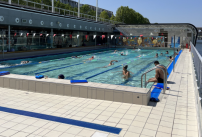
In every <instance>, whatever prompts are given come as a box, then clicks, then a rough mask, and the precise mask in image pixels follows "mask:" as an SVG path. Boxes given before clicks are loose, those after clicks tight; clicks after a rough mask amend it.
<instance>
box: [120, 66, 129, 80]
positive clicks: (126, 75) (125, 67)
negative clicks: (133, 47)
mask: <svg viewBox="0 0 202 137" xmlns="http://www.w3.org/2000/svg"><path fill="white" fill-rule="evenodd" d="M127 69H128V65H125V66H123V71H122V74H123V78H124V79H128V78H129V77H130V71H128V70H127Z"/></svg>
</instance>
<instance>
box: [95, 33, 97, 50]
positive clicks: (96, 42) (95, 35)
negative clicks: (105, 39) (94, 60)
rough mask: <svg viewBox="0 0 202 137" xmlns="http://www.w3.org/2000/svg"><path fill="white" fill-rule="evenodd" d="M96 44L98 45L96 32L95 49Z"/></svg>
mask: <svg viewBox="0 0 202 137" xmlns="http://www.w3.org/2000/svg"><path fill="white" fill-rule="evenodd" d="M96 44H97V32H95V47H96Z"/></svg>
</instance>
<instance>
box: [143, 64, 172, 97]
mask: <svg viewBox="0 0 202 137" xmlns="http://www.w3.org/2000/svg"><path fill="white" fill-rule="evenodd" d="M159 66H163V67H165V66H164V65H158V66H156V67H154V68H151V69H149V70H147V71H146V72H145V73H143V74H142V76H141V87H143V76H144V75H145V84H144V87H145V88H146V78H147V73H149V72H151V71H153V70H156V69H157V68H159V69H161V70H162V71H163V74H164V78H165V80H164V81H163V86H164V87H163V94H165V92H166V89H167V74H168V72H167V69H166V72H165V71H164V70H163V68H161V67H159ZM165 68H167V67H165Z"/></svg>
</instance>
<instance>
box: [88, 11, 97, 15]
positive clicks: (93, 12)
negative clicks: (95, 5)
mask: <svg viewBox="0 0 202 137" xmlns="http://www.w3.org/2000/svg"><path fill="white" fill-rule="evenodd" d="M88 15H91V16H96V11H94V10H90V11H89V12H88Z"/></svg>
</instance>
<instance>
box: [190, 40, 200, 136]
mask: <svg viewBox="0 0 202 137" xmlns="http://www.w3.org/2000/svg"><path fill="white" fill-rule="evenodd" d="M197 43H198V41H197ZM190 46H191V56H192V60H193V79H194V87H195V89H194V92H195V99H196V110H197V120H198V133H199V136H200V137H201V132H202V109H201V106H202V104H201V98H202V95H201V93H202V56H201V55H200V53H199V52H198V51H197V49H196V48H195V46H194V45H193V44H192V42H190ZM196 46H197V45H196Z"/></svg>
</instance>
